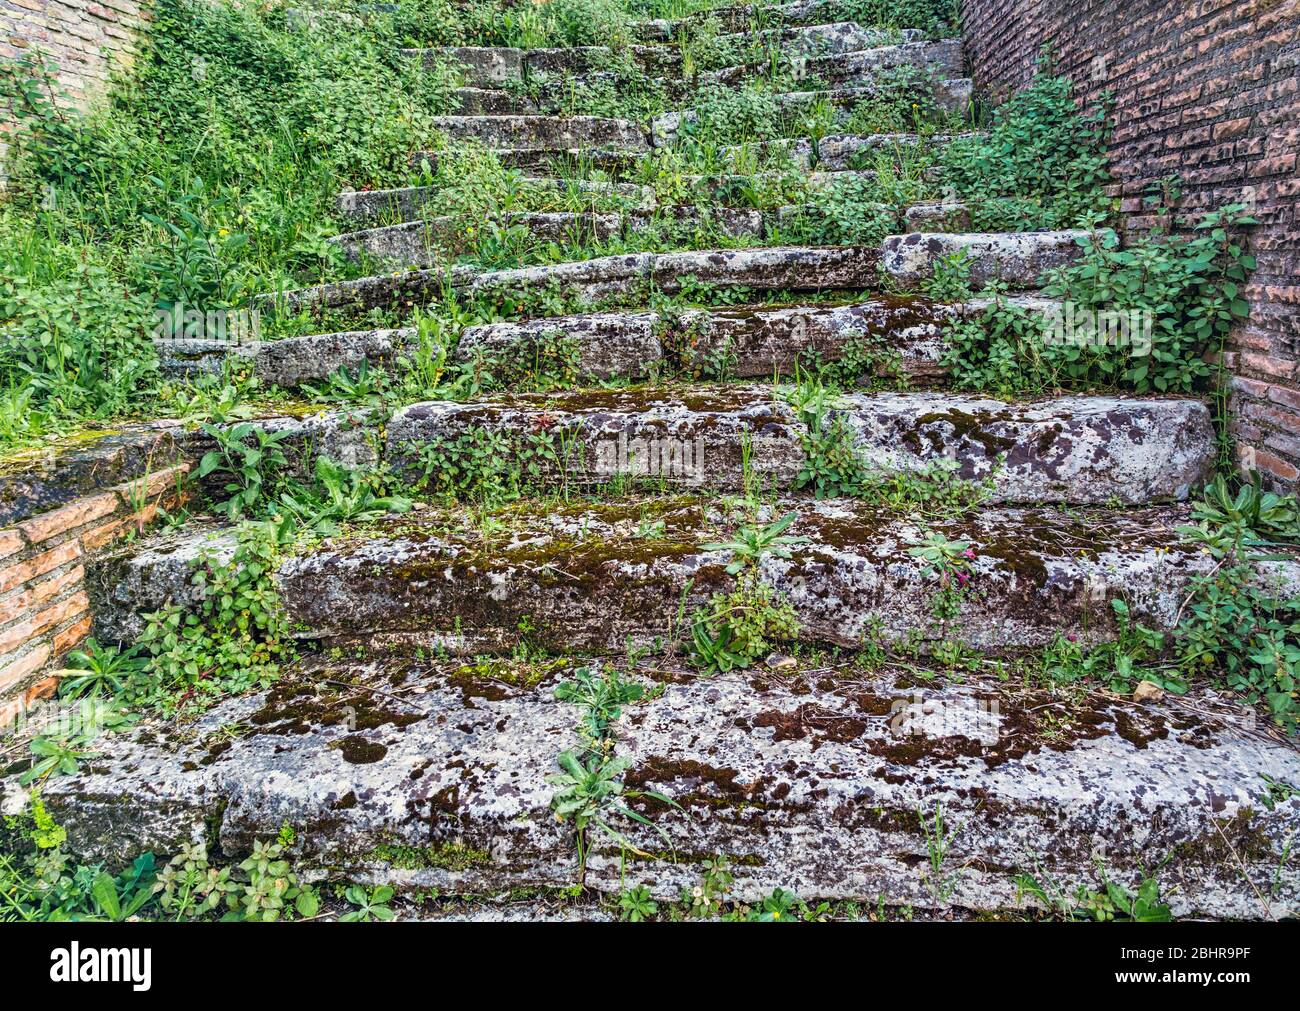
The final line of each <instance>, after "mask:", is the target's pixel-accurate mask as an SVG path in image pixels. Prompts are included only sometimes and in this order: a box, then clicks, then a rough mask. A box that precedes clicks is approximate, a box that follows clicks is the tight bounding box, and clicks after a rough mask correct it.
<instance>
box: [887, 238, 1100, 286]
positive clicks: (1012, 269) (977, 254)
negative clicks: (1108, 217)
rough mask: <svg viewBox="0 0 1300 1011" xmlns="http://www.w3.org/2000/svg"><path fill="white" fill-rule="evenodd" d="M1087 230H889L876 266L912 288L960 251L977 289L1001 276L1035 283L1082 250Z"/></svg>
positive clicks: (1011, 283) (1024, 283) (1023, 283)
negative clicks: (894, 232)
mask: <svg viewBox="0 0 1300 1011" xmlns="http://www.w3.org/2000/svg"><path fill="white" fill-rule="evenodd" d="M1089 234H1090V233H1088V232H1086V231H1082V230H1078V229H1074V230H1065V231H1056V232H960V233H943V232H924V233H923V232H913V233H911V234H909V235H891V236H889V237H888V238H886V239H885V241H884V244H883V246H882V252H881V262H880V267H881V270H882V271H883V272H884V273H885V274H886V275H888V276H889V277H890V278H891V279H892V280H893V282H894V283H895V284H897V285H898V286H899V287H901V288H904V289H913V288H915V287H917V286H918V285H920V284H921V283H922V282H923V281H925V280H926V279H927V278H930V277H933V276H934V272H935V265H936V264H937V263H939V262H940V261H942V260H945V258H950V257H954V256H957V255H963V254H964V256H965V258H966V260H965V262H966V263H967V265H968V266H969V268H970V284H971V287H972V288H973V289H974V290H976V291H978V290H979V289H981V288H983V287H985V286H986V285H987V284H988V283H989V282H990V281H994V280H1001V281H1004V282H1006V283H1007V285H1008V286H1009V287H1011V288H1017V289H1022V290H1023V289H1027V288H1037V287H1039V286H1040V283H1041V278H1042V275H1043V274H1044V273H1045V272H1046V271H1048V270H1052V269H1055V268H1057V267H1062V266H1065V265H1067V264H1069V263H1073V262H1074V261H1075V260H1077V259H1079V257H1081V256H1082V255H1083V250H1084V246H1083V244H1084V243H1086V242H1087V241H1088V238H1089Z"/></svg>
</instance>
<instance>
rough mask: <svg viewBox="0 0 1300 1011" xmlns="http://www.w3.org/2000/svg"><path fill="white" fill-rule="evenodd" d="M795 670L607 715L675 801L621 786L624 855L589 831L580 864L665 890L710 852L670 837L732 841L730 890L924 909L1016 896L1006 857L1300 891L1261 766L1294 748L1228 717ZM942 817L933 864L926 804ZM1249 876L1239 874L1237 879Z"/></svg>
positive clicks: (640, 778) (675, 888) (647, 781)
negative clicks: (588, 848)
mask: <svg viewBox="0 0 1300 1011" xmlns="http://www.w3.org/2000/svg"><path fill="white" fill-rule="evenodd" d="M810 681H811V679H807V680H803V679H801V680H799V681H798V682H796V684H795V685H794V686H793V687H791V688H786V687H783V686H782V684H781V682H780V681H777V680H772V681H768V680H766V679H765V678H764V676H763V675H761V674H755V675H750V676H745V675H743V674H740V675H731V676H724V677H718V678H713V679H709V680H694V681H689V682H685V683H681V684H673V685H669V686H668V688H667V690H666V692H665V694H664V695H663V697H662V698H660V699H658V700H656V701H655V702H654V703H652V704H649V705H641V706H633V707H629V708H628V709H626V710H625V712H624V714H623V716H622V718H621V719H620V720H619V721H618V723H617V724H616V726H615V727H614V733H615V735H616V736H617V738H618V740H619V752H620V753H621V754H624V755H626V756H627V757H628V758H629V759H631V761H632V763H633V765H632V769H631V770H630V771H629V773H628V775H627V782H628V784H629V785H630V786H632V787H633V788H636V789H645V790H655V791H658V792H661V793H663V794H665V795H667V796H669V797H671V798H673V800H674V801H675V802H676V803H677V804H679V805H680V807H681V809H680V810H679V809H676V808H672V807H669V806H667V805H664V804H662V803H656V802H654V801H640V802H633V808H634V809H635V810H637V811H639V812H641V813H643V814H645V815H647V816H649V817H651V818H652V820H653V822H654V825H655V826H656V828H658V829H661V830H663V831H664V832H666V833H667V834H668V836H669V839H670V840H671V844H669V843H666V842H665V841H664V839H663V838H662V837H660V836H659V835H658V833H657V832H655V831H654V830H652V829H647V828H645V827H644V826H640V825H632V824H631V823H630V822H629V825H628V828H629V830H630V832H631V835H630V838H631V839H632V840H633V842H634V844H635V845H637V846H638V848H640V849H642V850H644V851H646V852H649V853H655V854H660V853H664V854H665V857H664V859H662V860H649V859H646V858H644V857H639V856H637V855H635V854H632V855H627V854H623V855H624V856H625V857H626V859H620V853H619V851H618V849H617V848H616V847H614V846H612V845H610V844H609V843H608V842H607V841H606V840H603V839H599V838H598V839H596V840H595V847H596V852H595V853H593V854H592V856H591V859H590V862H589V870H588V882H589V884H591V885H592V886H593V887H596V888H599V889H602V890H611V891H612V890H617V889H618V888H620V882H624V884H623V885H622V887H626V883H633V882H635V883H641V884H645V885H647V886H648V887H649V888H650V890H651V891H652V892H653V893H654V894H655V895H656V896H657V897H659V898H660V899H670V898H674V897H676V896H677V895H678V894H679V893H680V889H681V888H683V887H686V888H690V887H693V886H695V885H696V884H698V882H699V877H700V874H701V872H702V870H703V869H704V868H703V867H701V866H699V865H695V866H693V865H692V862H691V861H690V860H689V859H685V860H683V859H678V860H676V861H674V860H672V859H671V857H670V854H671V853H673V852H674V851H676V852H678V853H688V854H696V853H698V854H709V855H716V854H721V855H725V856H727V857H729V858H730V860H731V869H732V872H733V873H734V875H735V882H734V885H733V891H734V894H736V895H737V896H738V897H741V898H743V899H745V900H748V901H751V902H752V901H756V900H758V899H760V898H762V897H763V896H765V895H767V894H770V893H771V891H772V890H773V889H774V888H784V889H788V890H790V891H792V892H794V893H795V894H797V895H799V896H800V897H801V898H804V899H805V900H810V899H811V900H816V899H854V900H858V901H863V900H866V901H876V900H877V899H880V900H883V901H884V902H886V903H888V904H890V905H895V904H898V905H903V904H906V905H911V906H914V907H917V908H921V909H950V908H957V909H960V908H965V909H970V910H994V909H1013V908H1017V907H1020V908H1024V906H1023V903H1024V901H1025V900H1024V899H1023V898H1022V897H1021V895H1020V894H1019V892H1018V890H1017V887H1016V882H1015V876H1016V875H1017V874H1018V873H1024V874H1029V875H1031V876H1033V877H1036V878H1038V879H1039V880H1048V879H1050V880H1051V881H1052V882H1055V883H1056V884H1057V885H1059V886H1060V887H1062V888H1063V889H1064V890H1065V891H1066V892H1068V893H1073V891H1074V889H1075V887H1077V886H1078V885H1080V884H1086V885H1088V886H1089V887H1092V888H1099V887H1100V882H1099V880H1098V876H1097V869H1096V855H1097V854H1098V853H1102V854H1104V861H1105V873H1106V875H1107V876H1108V877H1109V879H1110V880H1112V881H1116V882H1120V883H1122V884H1124V885H1125V886H1127V887H1129V888H1132V889H1136V887H1137V885H1138V884H1139V883H1140V882H1141V881H1142V880H1143V879H1144V878H1145V877H1146V876H1147V875H1153V876H1154V877H1156V878H1157V879H1158V880H1159V882H1160V884H1161V888H1162V893H1163V896H1164V898H1165V899H1166V900H1167V901H1168V902H1169V904H1170V906H1171V907H1172V909H1173V911H1174V913H1175V914H1176V915H1177V916H1179V917H1191V916H1208V917H1228V918H1248V919H1257V918H1261V917H1265V916H1266V912H1265V909H1264V907H1263V906H1262V905H1261V904H1260V902H1259V900H1258V898H1257V893H1258V894H1259V895H1267V896H1270V900H1269V901H1270V902H1271V903H1272V904H1273V906H1274V908H1275V909H1287V908H1290V909H1294V908H1296V902H1297V900H1300V870H1297V869H1296V868H1294V867H1291V866H1290V864H1289V862H1288V861H1286V859H1285V857H1284V855H1283V854H1284V853H1285V851H1286V848H1287V846H1288V840H1289V839H1290V838H1292V837H1293V836H1294V834H1295V833H1296V831H1297V829H1298V828H1300V798H1293V799H1291V800H1289V801H1285V802H1283V803H1281V804H1277V805H1275V804H1273V803H1271V802H1270V803H1265V799H1264V789H1265V780H1264V779H1263V776H1271V777H1274V778H1279V777H1280V778H1281V779H1282V781H1285V782H1295V781H1296V778H1297V775H1300V754H1298V753H1297V752H1296V751H1295V750H1294V749H1293V748H1291V747H1288V746H1287V745H1285V744H1282V743H1278V742H1275V741H1270V740H1268V739H1266V738H1263V737H1260V736H1256V735H1253V734H1250V733H1249V731H1248V730H1246V729H1244V728H1241V727H1238V726H1236V725H1234V724H1233V723H1228V724H1226V725H1225V724H1223V723H1219V722H1216V721H1213V720H1208V719H1205V718H1202V717H1199V716H1197V715H1195V714H1194V713H1192V712H1188V711H1186V710H1183V709H1180V708H1177V707H1171V708H1165V707H1151V706H1138V705H1135V704H1133V703H1130V702H1126V701H1122V700H1109V699H1105V698H1100V697H1097V696H1091V697H1089V698H1087V699H1085V700H1079V701H1076V702H1072V703H1068V704H1062V703H1061V702H1060V700H1059V698H1056V697H1053V696H1050V695H1041V696H1040V695H1037V694H1031V695H1028V696H1027V695H1025V694H1023V693H1020V694H1016V693H1011V692H1006V691H1004V690H1003V689H1001V688H1000V687H999V686H996V685H991V684H979V683H975V684H933V685H924V686H917V685H914V684H912V685H909V684H898V685H895V684H893V683H891V681H890V680H889V679H884V678H879V679H870V678H868V679H866V680H865V682H855V683H852V684H836V683H835V682H834V681H833V680H831V679H825V680H822V681H821V682H820V683H817V684H813V683H810ZM936 812H938V813H939V814H940V815H941V817H942V819H943V826H944V828H943V832H944V833H945V834H947V833H951V836H950V838H949V839H947V840H946V841H947V843H948V848H947V853H946V855H945V857H944V859H943V862H942V864H941V866H940V867H939V868H938V870H937V871H935V870H933V869H932V867H931V863H930V857H931V855H932V848H931V847H930V846H929V845H928V844H927V835H926V830H925V827H924V826H923V821H924V820H927V819H928V820H929V821H930V823H931V824H930V826H929V829H930V832H931V833H933V832H934V831H935V827H934V825H933V821H934V818H935V816H936ZM1247 879H1248V880H1247Z"/></svg>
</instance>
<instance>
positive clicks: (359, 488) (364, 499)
mask: <svg viewBox="0 0 1300 1011" xmlns="http://www.w3.org/2000/svg"><path fill="white" fill-rule="evenodd" d="M313 474H314V476H315V479H316V480H315V482H314V484H313V485H311V486H307V485H304V484H301V483H299V482H294V481H288V482H286V488H285V490H284V491H283V492H282V493H281V495H280V501H279V504H280V505H281V506H283V507H284V509H285V510H287V511H288V512H289V514H290V515H292V516H293V517H294V518H295V519H297V521H298V522H299V523H301V524H302V525H303V526H304V527H306V528H307V529H309V530H311V531H313V532H314V533H317V534H321V535H323V536H330V535H332V534H335V533H337V532H338V530H339V527H340V526H341V525H343V524H346V523H366V522H369V521H371V520H374V519H377V518H379V517H380V516H383V515H386V514H388V513H404V512H408V511H409V510H410V508H411V500H410V499H409V498H406V497H405V496H402V495H381V494H380V493H379V490H378V486H379V485H380V484H381V479H380V477H379V476H378V475H375V474H367V473H365V472H363V471H359V470H353V469H351V468H349V467H344V466H342V465H341V464H337V463H335V462H334V461H332V460H329V459H327V458H325V457H323V456H321V457H317V458H316V463H315V466H314V468H313Z"/></svg>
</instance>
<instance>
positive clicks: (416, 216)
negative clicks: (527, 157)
mask: <svg viewBox="0 0 1300 1011" xmlns="http://www.w3.org/2000/svg"><path fill="white" fill-rule="evenodd" d="M521 181H522V182H523V184H524V186H525V187H527V188H530V189H538V190H546V191H550V192H555V191H566V190H569V189H570V188H572V189H573V190H574V191H575V192H576V193H577V194H579V195H583V194H586V195H589V196H590V197H591V198H593V199H599V200H602V201H604V200H608V201H620V202H624V201H625V202H626V204H627V206H628V207H629V208H631V209H634V210H654V206H655V195H654V191H653V190H652V189H651V188H650V187H648V186H638V185H636V184H634V183H607V182H589V181H587V180H582V179H574V180H563V179H546V178H540V177H525V178H524V179H523V180H521ZM437 196H438V188H437V187H436V186H405V187H401V188H398V189H391V190H362V191H356V190H348V191H346V192H344V193H340V194H339V196H338V199H337V200H336V201H335V205H334V206H335V212H336V213H337V214H338V215H339V216H340V217H342V218H344V219H346V220H348V221H352V222H355V223H357V224H379V223H381V222H382V223H386V224H395V223H398V222H405V221H418V220H420V219H421V217H422V216H423V213H422V212H423V210H424V208H425V207H426V206H428V204H429V203H430V202H432V201H434V200H436V199H437Z"/></svg>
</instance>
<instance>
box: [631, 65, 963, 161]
mask: <svg viewBox="0 0 1300 1011" xmlns="http://www.w3.org/2000/svg"><path fill="white" fill-rule="evenodd" d="M926 86H927V87H928V88H929V89H930V92H931V96H932V97H933V100H934V105H935V108H937V109H938V110H940V111H942V112H953V113H960V112H963V111H964V110H965V109H966V108H967V107H968V106H969V105H970V102H971V97H972V85H971V81H970V80H969V79H968V78H956V79H945V78H933V79H931V80H930V81H929V82H928V84H927V85H926ZM878 94H879V91H878V89H877V88H876V86H875V85H871V84H868V85H862V86H853V87H850V86H843V87H832V88H829V89H821V90H818V91H795V92H787V93H784V94H778V95H773V96H772V97H773V99H774V101H775V103H776V107H777V110H778V112H779V113H780V114H781V115H782V116H798V115H803V114H805V113H807V112H809V111H810V110H812V109H813V108H814V107H820V106H823V105H827V104H829V105H830V106H831V107H832V108H833V109H835V110H836V113H835V115H836V120H837V122H838V123H839V124H840V125H843V123H844V122H847V120H848V118H849V115H850V114H851V112H852V110H853V108H854V107H855V106H856V105H857V104H858V103H859V102H861V101H864V100H866V99H871V98H874V97H876V96H877V95H878ZM697 122H699V113H698V112H697V111H696V110H694V109H685V110H681V111H677V112H665V113H662V114H660V115H658V116H656V117H655V118H654V119H653V120H651V121H650V140H651V143H652V144H653V145H654V146H655V147H668V146H671V145H672V144H674V143H676V141H677V138H678V135H679V134H680V133H681V130H682V128H683V127H684V126H686V125H687V124H690V123H697Z"/></svg>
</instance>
